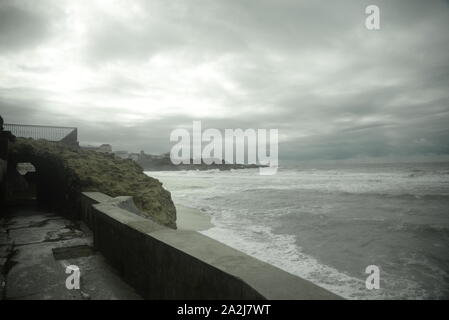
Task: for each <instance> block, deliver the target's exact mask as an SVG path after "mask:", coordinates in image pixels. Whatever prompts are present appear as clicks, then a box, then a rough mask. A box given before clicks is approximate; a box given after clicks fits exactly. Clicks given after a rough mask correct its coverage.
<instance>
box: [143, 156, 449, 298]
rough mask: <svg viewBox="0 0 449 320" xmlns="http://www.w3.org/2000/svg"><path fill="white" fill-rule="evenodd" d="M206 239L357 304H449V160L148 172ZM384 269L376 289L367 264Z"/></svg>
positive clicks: (381, 271) (381, 270)
mask: <svg viewBox="0 0 449 320" xmlns="http://www.w3.org/2000/svg"><path fill="white" fill-rule="evenodd" d="M148 175H150V176H153V177H155V178H157V179H159V180H160V181H161V182H162V183H163V184H164V187H165V188H166V189H168V190H169V191H171V193H172V197H173V200H174V202H175V203H178V204H181V205H184V206H189V207H193V208H197V209H199V210H202V211H203V212H204V213H205V214H207V215H210V217H211V219H212V223H213V224H214V225H215V226H214V227H213V228H211V229H208V230H206V231H202V233H203V234H205V235H207V236H209V237H211V238H213V239H216V240H218V241H220V242H223V243H225V244H227V245H229V246H231V247H234V248H236V249H238V250H240V251H243V252H245V253H247V254H249V255H251V256H254V257H256V258H258V259H260V260H263V261H265V262H268V263H270V264H272V265H275V266H277V267H279V268H281V269H283V270H285V271H287V272H290V273H292V274H295V275H298V276H300V277H303V278H305V279H308V280H310V281H312V282H314V283H315V284H317V285H320V286H322V287H324V288H327V289H329V290H330V291H332V292H334V293H336V294H339V295H341V296H343V297H345V298H349V299H441V298H446V299H447V298H449V163H408V164H407V163H406V164H400V163H396V164H341V163H340V164H338V165H337V164H321V165H318V164H313V165H310V164H309V165H305V164H299V165H295V166H290V167H285V168H280V170H278V173H277V174H276V175H273V176H261V175H259V174H258V170H257V169H248V170H231V171H218V170H210V171H165V172H148ZM369 265H376V266H378V267H379V269H380V289H378V290H376V289H373V290H368V289H367V288H366V285H365V280H366V278H367V277H368V274H366V273H365V270H366V267H367V266H369Z"/></svg>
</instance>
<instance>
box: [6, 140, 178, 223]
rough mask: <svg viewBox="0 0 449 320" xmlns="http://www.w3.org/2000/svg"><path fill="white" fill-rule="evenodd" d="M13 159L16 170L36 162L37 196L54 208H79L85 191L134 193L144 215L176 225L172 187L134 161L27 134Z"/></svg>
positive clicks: (11, 155)
mask: <svg viewBox="0 0 449 320" xmlns="http://www.w3.org/2000/svg"><path fill="white" fill-rule="evenodd" d="M8 160H9V161H10V162H9V164H11V165H8V167H9V168H10V169H11V168H12V169H11V170H14V171H15V168H16V164H17V163H19V162H30V163H32V164H33V165H34V166H35V168H36V173H35V179H34V180H35V181H36V184H37V198H38V200H39V201H40V202H44V203H45V204H50V205H51V206H52V208H54V209H62V211H72V212H76V208H77V207H78V206H79V203H80V200H79V199H80V194H81V192H83V191H98V192H103V193H105V194H107V195H109V196H111V197H116V196H122V195H129V196H132V197H133V199H134V202H135V204H136V206H137V208H139V210H140V213H141V215H142V216H145V217H149V218H151V219H152V220H154V221H156V222H157V223H159V224H162V225H165V226H168V227H170V228H173V229H176V209H175V206H174V204H173V201H172V199H171V195H170V192H169V191H167V190H165V189H164V188H163V187H162V183H161V182H159V180H157V179H154V178H151V177H148V176H147V175H145V174H144V173H143V170H142V168H141V167H140V166H139V165H138V164H137V163H135V162H134V161H132V160H122V159H117V158H115V157H114V155H112V154H103V153H97V152H94V151H89V150H82V149H80V148H74V147H69V146H66V145H63V144H61V143H54V142H48V141H45V140H33V139H25V138H18V139H17V140H16V142H15V143H13V144H12V145H11V149H10V151H9V156H8Z"/></svg>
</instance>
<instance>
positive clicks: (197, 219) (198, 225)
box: [176, 204, 214, 231]
mask: <svg viewBox="0 0 449 320" xmlns="http://www.w3.org/2000/svg"><path fill="white" fill-rule="evenodd" d="M176 213H177V217H176V224H177V226H178V229H179V230H193V231H203V230H207V229H210V228H212V227H213V226H214V225H213V224H212V223H211V219H210V217H209V216H208V215H207V214H206V213H204V212H202V211H201V210H198V209H194V208H189V207H185V206H182V205H178V204H177V205H176Z"/></svg>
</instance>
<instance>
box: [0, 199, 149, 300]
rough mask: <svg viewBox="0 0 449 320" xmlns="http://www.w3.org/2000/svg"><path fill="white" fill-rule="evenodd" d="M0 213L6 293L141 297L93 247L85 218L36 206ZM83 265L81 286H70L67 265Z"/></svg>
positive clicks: (1, 293) (0, 288)
mask: <svg viewBox="0 0 449 320" xmlns="http://www.w3.org/2000/svg"><path fill="white" fill-rule="evenodd" d="M3 217H4V218H1V219H0V300H1V299H64V300H65V299H75V300H80V299H141V297H140V296H139V295H138V294H137V293H136V292H135V291H134V290H133V289H132V288H131V287H129V286H128V285H127V284H126V283H125V282H123V281H122V280H121V279H120V277H119V275H118V274H117V272H116V271H115V270H114V269H113V268H112V267H110V266H109V265H108V264H107V262H106V261H105V260H104V258H103V256H102V255H101V254H100V253H98V252H95V251H94V250H93V247H92V234H91V232H90V230H89V229H88V228H87V227H85V226H84V224H83V223H81V222H76V221H70V220H67V219H65V218H63V217H60V216H58V215H55V214H53V213H48V212H42V211H37V210H34V209H26V208H22V209H17V208H16V209H13V210H11V211H10V212H8V213H7V215H6V216H5V215H4V216H3ZM69 265H76V266H78V267H79V270H80V273H81V277H80V289H72V290H69V289H67V288H66V279H67V277H69V276H70V275H71V274H73V272H71V273H69V274H67V273H66V267H67V266H69Z"/></svg>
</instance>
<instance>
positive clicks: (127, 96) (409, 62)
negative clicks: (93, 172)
mask: <svg viewBox="0 0 449 320" xmlns="http://www.w3.org/2000/svg"><path fill="white" fill-rule="evenodd" d="M370 4H375V5H378V6H379V7H380V14H381V29H380V30H377V31H370V30H367V29H366V28H365V18H366V15H365V12H364V9H365V7H366V6H367V5H370ZM447 30H449V4H448V2H447V1H437V0H431V1H418V0H416V1H405V0H404V1H400V0H397V1H379V0H377V1H374V0H373V1H359V0H354V1H338V2H337V1H334V2H331V1H284V0H282V1H274V0H271V1H268V0H257V1H255V0H247V1H236V0H231V1H224V0H223V1H196V0H195V1H162V0H161V1H137V0H135V1H115V2H111V1H89V2H88V3H86V2H83V3H80V2H79V1H69V0H65V1H56V0H43V1H38V2H37V1H23V0H19V1H5V0H2V1H0V114H2V116H3V117H4V118H5V120H6V122H11V123H38V124H49V125H67V126H78V127H79V132H80V140H81V143H85V144H88V143H111V144H112V145H113V147H114V148H115V149H128V150H130V151H138V150H141V149H143V150H146V151H147V152H165V151H168V150H169V148H170V143H169V135H170V131H171V130H173V129H175V128H177V127H187V128H189V127H190V126H191V124H192V121H193V120H201V121H202V122H203V124H204V126H207V127H215V128H219V129H224V128H278V129H279V133H280V135H281V144H280V148H279V152H280V155H281V157H282V158H285V159H292V160H294V159H297V160H303V159H348V158H363V157H395V156H404V157H411V156H416V157H422V156H424V155H429V156H432V157H437V156H447V155H448V154H449V144H448V141H449V127H448V125H447V124H448V123H449V93H448V92H449V91H448V90H447V88H448V87H449V53H448V52H449V34H448V32H447Z"/></svg>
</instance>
